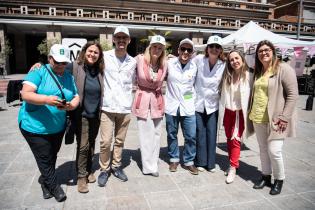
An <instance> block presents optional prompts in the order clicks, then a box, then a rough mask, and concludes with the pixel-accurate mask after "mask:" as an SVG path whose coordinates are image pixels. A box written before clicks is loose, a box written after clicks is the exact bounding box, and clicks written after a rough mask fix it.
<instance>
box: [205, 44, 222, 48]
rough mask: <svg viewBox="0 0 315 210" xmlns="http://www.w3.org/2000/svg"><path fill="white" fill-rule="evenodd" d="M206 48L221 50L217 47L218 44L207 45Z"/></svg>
mask: <svg viewBox="0 0 315 210" xmlns="http://www.w3.org/2000/svg"><path fill="white" fill-rule="evenodd" d="M208 47H209V48H216V49H220V48H221V45H219V44H209V45H208Z"/></svg>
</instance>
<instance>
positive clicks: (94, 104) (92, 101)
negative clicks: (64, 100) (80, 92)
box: [82, 65, 102, 118]
mask: <svg viewBox="0 0 315 210" xmlns="http://www.w3.org/2000/svg"><path fill="white" fill-rule="evenodd" d="M84 70H85V73H86V78H85V85H84V98H83V107H82V116H83V117H86V118H95V117H98V110H99V106H100V103H101V100H102V99H101V84H100V82H99V81H98V76H97V75H98V73H99V72H98V71H97V70H96V69H95V68H94V67H92V66H88V65H84Z"/></svg>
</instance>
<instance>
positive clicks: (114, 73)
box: [102, 50, 136, 113]
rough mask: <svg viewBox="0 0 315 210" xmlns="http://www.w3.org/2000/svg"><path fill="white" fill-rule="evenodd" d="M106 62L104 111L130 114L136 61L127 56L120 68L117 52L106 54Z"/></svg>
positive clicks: (110, 51) (112, 51)
mask: <svg viewBox="0 0 315 210" xmlns="http://www.w3.org/2000/svg"><path fill="white" fill-rule="evenodd" d="M104 60H105V70H104V73H105V76H104V97H103V107H102V110H103V111H106V112H112V113H130V112H131V105H132V85H133V83H134V79H135V73H136V71H135V69H136V60H135V59H134V58H133V57H131V56H130V55H128V54H127V56H126V58H125V60H124V62H123V63H122V64H121V66H119V64H118V61H117V58H116V55H115V50H109V51H106V52H104Z"/></svg>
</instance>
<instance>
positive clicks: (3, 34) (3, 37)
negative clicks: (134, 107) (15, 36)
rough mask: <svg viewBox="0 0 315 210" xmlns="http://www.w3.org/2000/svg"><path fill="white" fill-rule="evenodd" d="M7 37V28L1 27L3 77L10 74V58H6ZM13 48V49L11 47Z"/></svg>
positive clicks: (0, 48) (0, 41)
mask: <svg viewBox="0 0 315 210" xmlns="http://www.w3.org/2000/svg"><path fill="white" fill-rule="evenodd" d="M7 38H8V37H6V26H5V25H4V24H1V25H0V67H1V68H2V69H3V75H7V74H10V69H9V68H10V67H9V58H8V56H7V57H5V54H4V52H5V50H6V49H5V47H6V46H5V41H6V39H7ZM11 48H12V47H11Z"/></svg>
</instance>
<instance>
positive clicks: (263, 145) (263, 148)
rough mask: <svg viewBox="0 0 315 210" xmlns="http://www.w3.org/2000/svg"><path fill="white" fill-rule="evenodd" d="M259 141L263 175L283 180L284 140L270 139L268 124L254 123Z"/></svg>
mask: <svg viewBox="0 0 315 210" xmlns="http://www.w3.org/2000/svg"><path fill="white" fill-rule="evenodd" d="M254 129H255V132H256V137H257V141H258V144H259V151H260V161H261V171H262V174H263V175H271V174H273V177H274V178H275V179H278V180H283V179H284V178H285V175H284V165H283V159H282V146H283V141H284V139H270V140H268V136H269V133H270V127H269V124H267V123H257V124H256V123H254Z"/></svg>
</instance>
